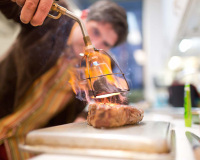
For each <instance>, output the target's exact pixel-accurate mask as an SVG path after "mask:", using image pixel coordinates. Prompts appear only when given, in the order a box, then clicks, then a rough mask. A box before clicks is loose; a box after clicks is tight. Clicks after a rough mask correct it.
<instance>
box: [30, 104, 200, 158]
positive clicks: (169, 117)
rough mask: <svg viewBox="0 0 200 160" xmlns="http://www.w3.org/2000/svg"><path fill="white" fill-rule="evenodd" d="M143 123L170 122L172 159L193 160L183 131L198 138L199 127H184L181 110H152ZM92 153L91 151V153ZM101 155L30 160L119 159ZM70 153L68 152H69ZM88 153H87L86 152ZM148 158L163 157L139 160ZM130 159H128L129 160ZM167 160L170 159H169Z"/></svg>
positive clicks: (50, 156) (73, 154) (199, 133)
mask: <svg viewBox="0 0 200 160" xmlns="http://www.w3.org/2000/svg"><path fill="white" fill-rule="evenodd" d="M143 121H164V122H170V123H171V128H170V130H174V131H175V132H174V133H175V143H174V148H173V149H172V152H174V153H173V154H174V158H173V159H175V160H195V158H194V155H193V150H192V147H191V145H190V143H189V141H188V140H187V138H186V136H185V131H191V132H192V133H194V134H196V135H198V136H200V126H199V125H197V124H193V125H192V127H185V125H184V119H183V110H182V109H177V108H163V109H154V110H151V111H147V112H145V116H144V119H143ZM91 152H92V151H91ZM100 152H102V153H103V155H104V156H103V157H99V155H98V156H95V155H92V154H88V155H87V154H85V155H84V156H81V155H78V154H76V152H74V153H73V152H71V154H63V153H62V154H58V153H43V154H41V155H38V156H36V157H34V158H32V159H30V160H43V159H48V160H51V159H58V160H62V159H63V160H64V159H67V158H68V159H70V160H78V159H83V160H92V159H97V160H98V159H102V160H111V159H112V160H116V159H120V157H118V158H116V157H110V156H106V154H107V155H109V152H108V153H106V151H105V150H104V151H103V150H102V151H100ZM69 153H70V152H69ZM88 153H89V152H88ZM143 156H144V157H149V158H148V159H154V158H155V157H156V156H157V157H156V159H162V160H163V157H162V156H161V155H156V154H154V158H153V157H151V156H148V154H144V155H142V156H141V159H143V158H144V157H143ZM164 158H165V159H168V157H167V156H164ZM129 159H130V158H129ZM169 159H171V158H170V157H169Z"/></svg>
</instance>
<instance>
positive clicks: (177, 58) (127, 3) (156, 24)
mask: <svg viewBox="0 0 200 160" xmlns="http://www.w3.org/2000/svg"><path fill="white" fill-rule="evenodd" d="M67 2H69V3H70V5H71V10H73V11H74V12H75V13H76V14H77V15H78V14H80V10H82V9H85V8H87V7H88V6H89V5H90V4H91V3H93V2H95V0H67ZM115 2H116V3H118V4H119V5H121V6H122V7H123V8H125V10H126V11H127V15H128V23H129V35H128V39H127V42H126V43H124V44H122V45H121V46H119V47H116V48H113V49H112V50H111V53H112V55H113V56H114V57H115V58H116V59H117V61H118V63H119V65H120V67H121V69H122V71H123V72H124V73H125V76H126V78H127V80H128V82H129V85H130V88H131V91H130V92H129V93H128V97H129V102H130V103H138V102H143V101H145V102H148V103H149V104H150V105H151V106H153V107H164V106H168V105H169V103H168V102H169V100H170V99H171V98H172V97H173V98H175V101H176V100H180V99H181V98H180V97H179V96H180V95H179V94H178V95H177V92H176V91H177V90H179V91H181V96H183V90H182V89H183V85H184V84H185V83H191V84H193V87H194V88H193V91H194V93H195V94H194V96H197V97H195V99H194V101H195V105H196V106H200V102H199V98H198V94H199V93H200V54H199V52H200V21H199V17H200V10H199V8H200V1H199V0H115ZM0 28H1V30H0V48H1V50H0V60H1V57H2V56H3V55H4V53H5V52H6V50H7V49H8V48H9V46H10V45H11V44H12V43H13V42H14V39H15V38H16V35H17V33H18V32H19V31H20V27H19V26H18V25H15V24H14V23H13V22H12V21H7V20H6V19H5V17H3V16H2V15H1V14H0ZM177 86H181V87H179V89H177ZM180 88H181V89H180ZM174 91H175V92H174ZM176 104H177V103H174V102H171V103H170V105H172V106H175V107H182V106H176Z"/></svg>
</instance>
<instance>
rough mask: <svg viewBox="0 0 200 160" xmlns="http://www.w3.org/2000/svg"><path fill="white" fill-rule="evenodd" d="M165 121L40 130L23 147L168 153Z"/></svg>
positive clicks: (29, 135) (77, 125)
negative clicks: (120, 125)
mask: <svg viewBox="0 0 200 160" xmlns="http://www.w3.org/2000/svg"><path fill="white" fill-rule="evenodd" d="M169 127H170V123H168V122H155V121H143V122H141V123H139V124H136V125H127V126H123V127H118V128H111V129H104V128H103V129H97V128H93V127H92V126H89V125H88V124H87V123H86V122H82V123H70V124H66V125H61V126H56V127H51V128H45V129H39V130H35V131H32V132H30V133H29V134H28V135H27V137H26V144H25V145H26V146H51V147H55V148H56V147H62V148H63V147H66V148H69V147H70V148H84V149H87V148H90V149H91V148H92V149H110V150H127V151H137V152H146V153H168V152H169V151H170V148H169V136H170V135H169Z"/></svg>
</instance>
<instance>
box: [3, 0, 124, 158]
mask: <svg viewBox="0 0 200 160" xmlns="http://www.w3.org/2000/svg"><path fill="white" fill-rule="evenodd" d="M20 2H23V3H19V0H16V3H15V2H12V1H10V0H2V1H1V2H0V11H1V12H2V13H3V14H4V15H5V16H6V17H7V18H8V19H13V20H14V21H15V22H17V23H19V24H20V25H21V32H20V33H19V35H18V37H17V39H16V41H15V43H14V44H13V45H12V47H11V48H10V49H9V50H8V52H7V53H6V56H5V58H4V59H3V60H1V62H0V77H1V78H0V124H1V125H0V159H3V158H5V159H6V155H5V148H6V151H7V158H9V159H21V158H22V157H23V158H26V156H28V155H25V154H22V153H21V152H19V149H18V144H19V143H23V142H24V137H25V135H26V134H27V133H28V132H29V131H31V130H33V129H36V128H41V127H46V126H53V125H60V124H64V123H70V122H73V121H76V119H77V117H78V116H79V115H80V113H81V111H82V110H83V109H84V107H85V105H86V102H83V101H80V100H78V99H76V97H75V94H74V93H73V91H72V88H71V86H70V85H69V84H67V81H68V80H69V79H70V74H69V72H70V70H72V69H73V68H74V67H75V66H77V63H78V62H79V53H80V52H84V50H83V49H84V42H83V39H82V33H81V30H80V27H79V26H78V25H77V23H75V22H74V21H73V20H72V19H71V18H69V17H67V16H61V18H59V19H58V20H54V19H51V18H46V19H45V20H44V22H42V20H43V19H44V17H46V15H47V13H48V12H42V11H43V10H45V11H46V10H47V9H44V8H43V9H42V11H39V7H38V8H37V9H38V11H37V10H36V11H34V12H33V10H31V11H30V13H26V12H28V10H29V9H28V10H27V9H25V8H24V7H27V5H25V4H26V3H28V0H27V1H20ZM32 2H33V1H32ZM43 2H44V3H48V6H50V4H52V1H48V2H47V1H44V0H40V1H39V2H38V3H39V5H41V4H43ZM34 3H35V2H34ZM28 4H32V3H30V2H29V3H28ZM59 4H60V5H61V6H63V7H65V8H68V6H67V4H65V3H63V2H60V3H59ZM20 6H23V7H20ZM28 8H29V7H28ZM47 8H49V7H47ZM25 11H26V12H25ZM20 13H21V16H19V15H20ZM33 13H35V14H33ZM23 14H24V15H23ZM41 14H42V17H43V18H41V19H40V21H39V22H38V21H37V17H39V16H38V15H41ZM23 16H25V17H26V16H27V17H28V18H27V17H26V18H27V19H26V18H24V17H23ZM34 17H35V18H34ZM81 18H82V19H83V21H84V22H85V25H86V28H87V30H88V33H89V36H90V38H91V41H92V43H93V45H94V46H95V47H96V48H98V49H104V50H105V51H108V50H109V49H111V48H112V47H114V46H117V45H119V44H121V43H122V42H124V41H125V39H126V36H127V32H128V31H127V18H126V13H125V11H124V10H123V9H122V8H121V7H120V6H118V5H117V4H115V3H114V2H112V1H98V2H96V3H94V4H93V5H92V6H91V7H89V9H88V10H85V11H83V14H82V16H81ZM41 24H42V25H41ZM38 25H41V26H38ZM35 26H37V27H35Z"/></svg>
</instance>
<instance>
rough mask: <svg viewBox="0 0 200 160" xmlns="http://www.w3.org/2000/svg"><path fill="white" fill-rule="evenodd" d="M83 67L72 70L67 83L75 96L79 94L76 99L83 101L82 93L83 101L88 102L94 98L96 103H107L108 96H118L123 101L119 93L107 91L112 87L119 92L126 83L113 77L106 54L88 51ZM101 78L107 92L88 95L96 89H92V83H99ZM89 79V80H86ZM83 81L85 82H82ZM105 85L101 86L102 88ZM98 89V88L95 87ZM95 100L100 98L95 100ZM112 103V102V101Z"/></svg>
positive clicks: (108, 100)
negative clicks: (106, 86)
mask: <svg viewBox="0 0 200 160" xmlns="http://www.w3.org/2000/svg"><path fill="white" fill-rule="evenodd" d="M84 58H85V63H86V64H85V66H83V67H80V68H74V69H73V70H71V72H70V76H71V78H70V80H69V83H70V84H71V86H72V89H73V91H74V92H75V93H76V94H79V96H78V98H80V99H83V97H81V96H82V93H83V92H84V95H85V99H86V100H87V101H88V102H90V98H95V101H97V102H99V101H100V102H106V103H109V102H110V101H111V99H113V98H109V97H110V96H114V97H115V96H118V99H120V100H122V101H124V100H123V96H121V95H120V92H119V91H116V90H115V91H114V92H112V91H109V89H112V88H111V87H110V86H114V87H115V88H120V89H121V90H123V89H125V88H127V83H126V81H125V80H124V79H122V78H120V77H117V76H116V75H113V73H112V70H111V59H110V57H109V56H107V55H106V54H101V53H99V52H98V51H94V50H93V51H92V52H91V51H89V52H85V56H84ZM102 77H104V78H105V80H106V83H107V84H109V85H110V86H109V87H108V90H107V91H104V92H102V93H101V94H99V95H96V97H95V95H92V96H91V95H90V93H92V92H91V91H92V90H93V91H94V92H96V88H94V83H95V82H97V81H99V80H100V79H101V78H102ZM87 78H91V79H87ZM83 79H85V80H83ZM104 85H105V84H102V86H103V87H104ZM97 89H101V87H100V88H99V86H98V87H97ZM97 98H100V99H99V100H97ZM112 102H113V100H112Z"/></svg>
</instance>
